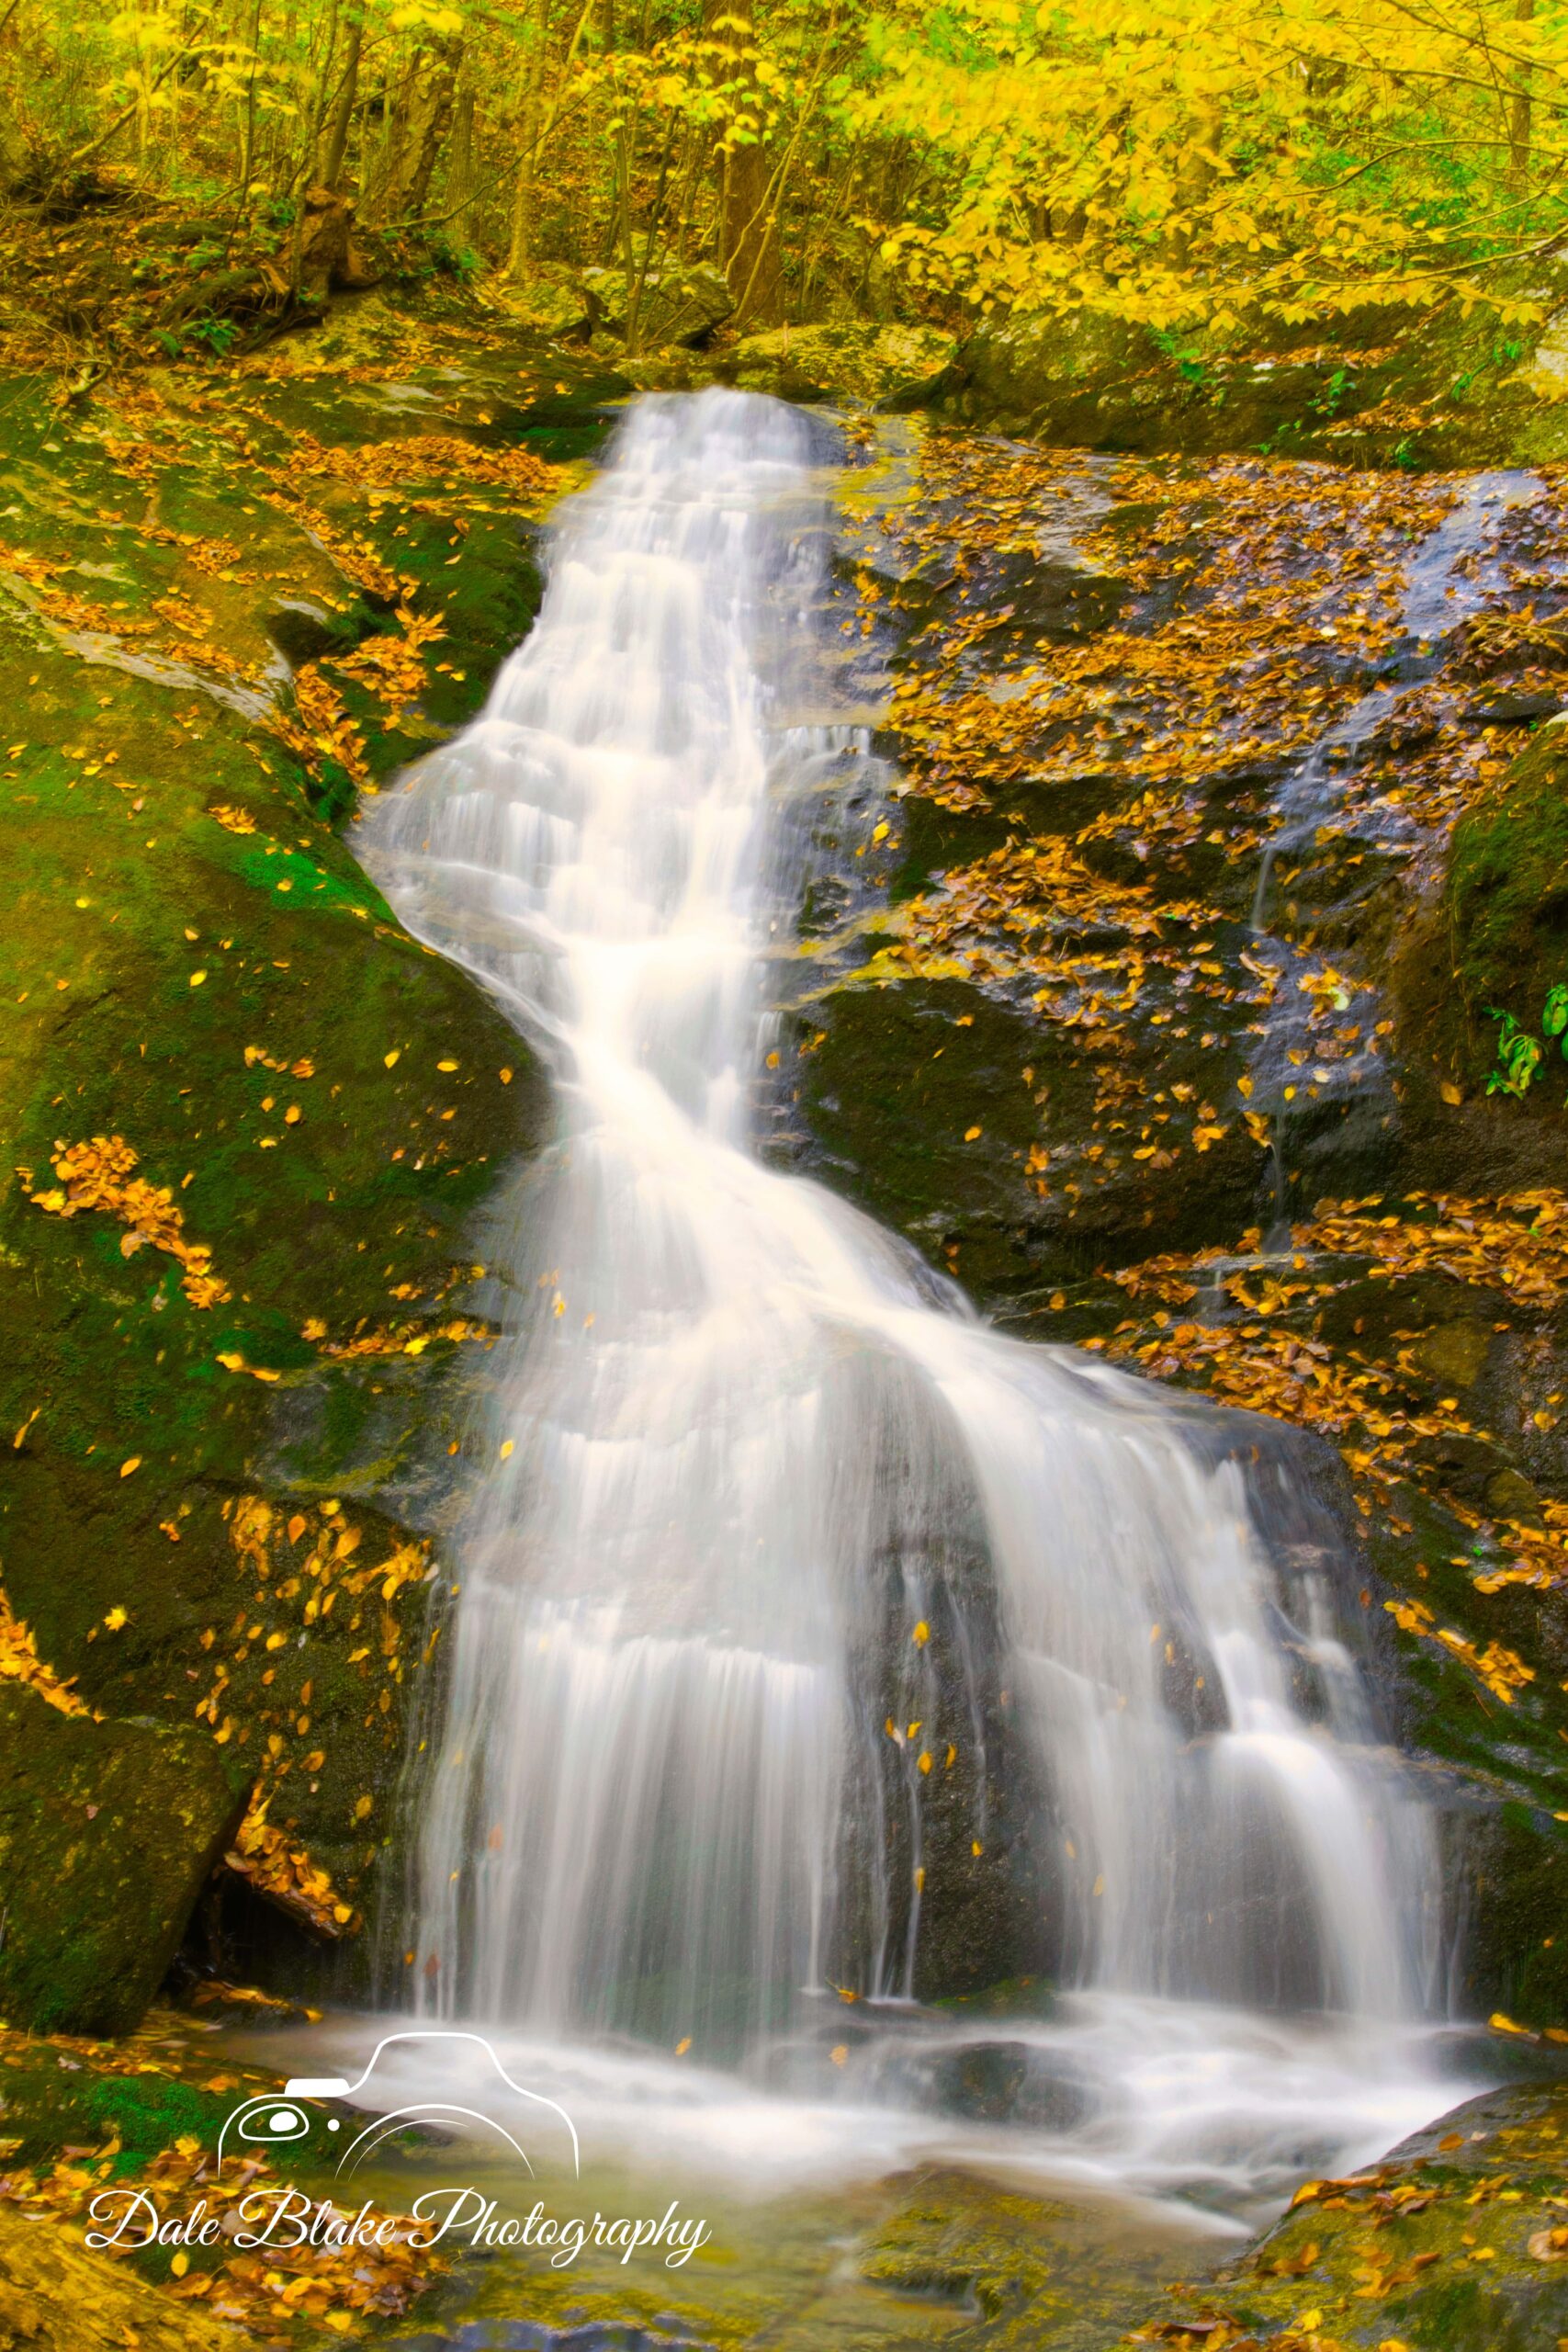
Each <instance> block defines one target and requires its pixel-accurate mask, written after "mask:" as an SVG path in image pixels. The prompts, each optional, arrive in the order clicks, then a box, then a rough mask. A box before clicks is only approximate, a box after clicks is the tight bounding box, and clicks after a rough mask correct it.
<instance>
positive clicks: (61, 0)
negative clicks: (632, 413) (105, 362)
mask: <svg viewBox="0 0 1568 2352" xmlns="http://www.w3.org/2000/svg"><path fill="white" fill-rule="evenodd" d="M1565 166H1568V7H1564V6H1560V5H1557V0H1461V5H1454V0H1158V5H1154V0H1061V5H1056V6H1032V5H1029V0H949V5H945V6H940V7H936V8H932V7H931V6H929V5H927V0H882V5H868V0H770V5H768V6H765V7H761V8H759V7H756V6H753V5H752V0H734V5H731V6H714V5H713V0H517V5H515V6H504V5H494V0H469V5H466V6H462V7H461V8H458V7H456V6H448V5H446V0H213V4H212V5H208V6H202V5H197V0H177V5H172V6H170V5H153V6H147V5H135V6H130V7H126V8H123V9H119V10H118V11H115V10H107V11H101V10H97V9H94V8H89V7H85V6H80V5H71V0H8V5H6V6H5V7H4V11H3V13H0V179H3V180H4V182H5V184H6V187H8V189H9V190H10V192H12V193H13V194H15V195H19V196H23V197H27V198H31V199H32V201H33V203H34V204H35V205H38V204H41V205H42V206H43V208H44V209H45V211H46V212H48V211H51V210H52V211H54V212H55V213H57V214H58V215H59V217H60V218H62V219H68V218H73V217H75V218H80V217H81V214H82V212H83V210H84V209H92V208H93V207H94V205H95V204H96V203H105V204H107V202H108V200H109V199H111V198H114V197H116V196H117V195H118V196H123V194H124V192H125V191H126V188H127V187H128V185H130V186H133V187H135V188H136V189H137V191H139V192H140V193H141V194H142V195H144V196H147V197H153V198H159V199H162V200H164V201H172V202H173V203H175V205H177V206H178V208H179V209H181V211H182V212H184V213H185V214H186V216H187V217H188V216H189V215H191V214H192V213H195V214H197V215H198V216H200V218H201V220H202V224H203V234H202V236H201V237H200V238H199V239H198V240H197V243H196V245H195V246H194V247H191V248H189V249H188V250H187V251H186V254H185V256H184V259H183V261H182V264H181V266H182V268H183V269H185V270H186V272H187V273H188V274H191V275H192V276H194V277H195V278H196V279H197V280H198V281H199V282H200V288H201V290H200V297H199V299H198V300H195V301H193V302H187V303H186V304H185V305H184V306H183V308H181V309H180V310H179V311H178V316H177V318H176V320H175V330H174V332H173V333H171V330H170V325H169V322H168V320H167V319H166V318H165V319H164V322H163V324H162V327H161V328H160V327H158V326H157V324H156V323H154V326H153V329H152V332H154V333H160V332H161V333H162V334H163V335H164V338H165V340H166V341H167V342H169V343H170V344H171V345H172V344H173V343H175V342H178V341H180V340H182V339H183V340H185V341H186V342H188V341H189V340H190V339H191V338H192V337H193V336H194V337H195V339H196V340H197V342H203V341H205V342H206V343H207V344H208V345H209V347H210V348H211V349H212V350H214V351H217V352H221V351H222V350H223V349H225V348H226V347H227V345H229V343H230V342H231V341H232V340H233V339H235V338H237V337H239V336H240V335H242V334H243V333H244V332H245V328H246V323H247V322H246V321H245V319H244V317H243V306H241V305H236V303H234V302H232V301H231V300H228V299H227V296H226V293H225V287H224V281H225V279H226V277H234V276H237V275H238V274H239V273H238V272H237V270H236V267H235V265H236V264H237V263H238V261H239V259H240V257H241V256H242V255H247V256H249V257H251V259H252V260H253V261H254V255H255V254H256V253H257V252H260V253H261V254H263V255H264V256H265V267H266V273H267V283H268V285H269V286H270V287H271V288H272V289H273V295H274V307H275V310H276V311H278V313H279V314H282V313H283V312H285V311H287V309H288V305H289V304H291V303H294V302H296V301H297V300H299V297H300V296H301V293H302V291H303V290H304V289H305V288H306V287H307V286H308V283H309V281H310V278H311V276H312V273H314V275H315V277H316V278H317V279H318V280H321V279H322V278H324V277H329V276H331V277H334V279H335V280H336V281H339V282H350V283H352V282H353V281H354V277H355V271H356V269H357V270H358V271H359V272H360V273H361V274H362V275H364V276H368V275H370V274H372V272H373V270H378V269H380V268H382V267H384V266H385V263H386V255H387V254H388V253H389V252H390V253H391V254H393V255H394V256H396V255H398V254H401V255H402V256H404V258H405V260H406V257H407V255H408V254H409V253H410V252H411V251H417V253H418V254H419V255H420V256H421V257H422V260H423V266H427V267H429V266H434V267H436V268H439V269H443V270H449V271H450V272H452V273H453V274H454V275H456V276H457V277H459V278H462V279H466V280H468V281H470V282H473V281H476V280H479V279H481V278H483V279H484V280H486V281H487V282H490V283H493V285H494V287H495V288H496V289H497V293H498V296H499V297H500V299H502V300H510V299H511V297H512V295H513V293H514V292H515V291H516V290H517V289H519V288H529V287H535V288H537V287H538V286H539V285H540V284H547V283H548V282H549V281H550V280H551V279H552V277H556V278H558V277H562V276H563V274H570V273H574V272H579V271H581V270H582V269H584V268H600V269H604V270H608V271H611V272H614V273H615V274H616V275H617V276H618V277H619V278H620V281H621V285H620V293H619V300H620V301H621V303H622V305H623V310H624V324H625V333H626V344H627V346H628V349H630V350H632V351H635V350H636V349H637V346H638V344H639V340H641V339H642V338H643V334H644V330H645V328H646V327H647V324H648V319H647V316H645V317H644V319H643V320H642V321H641V322H639V311H643V312H645V313H648V314H649V315H650V314H651V313H650V311H649V302H648V289H649V287H654V288H657V287H658V286H659V284H660V281H661V280H663V281H665V282H666V283H667V282H668V280H669V277H670V274H671V272H675V271H684V272H689V271H691V270H693V269H704V268H706V269H711V270H715V271H718V272H722V273H723V276H724V278H725V280H726V283H727V288H728V299H729V303H730V305H731V310H730V324H731V325H734V326H745V325H747V324H753V325H757V326H763V325H768V324H772V323H774V322H781V321H829V320H835V319H857V318H861V319H864V318H869V319H882V320H896V319H903V320H908V321H918V320H925V321H927V322H931V323H932V324H936V325H941V326H943V327H945V328H948V329H953V328H956V327H961V326H962V325H963V324H964V322H966V321H969V320H973V319H974V318H975V317H976V315H978V314H981V313H984V312H988V311H989V312H995V311H998V310H1001V311H1009V310H1012V311H1016V310H1019V309H1022V310H1027V311H1033V312H1039V311H1047V312H1050V311H1098V312H1102V313H1107V314H1110V315H1111V316H1112V317H1114V318H1117V319H1120V320H1123V321H1127V322H1136V323H1138V324H1140V325H1142V326H1144V327H1145V328H1148V329H1152V330H1153V331H1155V332H1156V334H1160V335H1162V336H1170V337H1173V338H1179V337H1181V336H1183V335H1186V336H1191V335H1194V334H1196V335H1199V336H1201V337H1204V338H1207V339H1209V340H1210V341H1213V339H1214V338H1220V339H1224V337H1226V336H1228V335H1232V334H1254V335H1256V334H1258V330H1259V329H1260V328H1261V327H1263V326H1264V325H1265V323H1267V326H1268V331H1269V333H1270V334H1275V335H1278V334H1280V333H1281V332H1283V333H1285V334H1289V333H1290V332H1291V331H1292V330H1293V329H1295V328H1297V327H1301V326H1303V325H1305V326H1310V325H1311V324H1312V323H1313V322H1318V321H1322V320H1324V319H1325V318H1329V317H1332V316H1335V315H1337V314H1343V313H1346V312H1348V311H1353V310H1355V309H1356V308H1357V307H1358V306H1359V305H1362V304H1365V303H1367V302H1369V301H1371V302H1377V303H1393V304H1397V305H1404V306H1410V307H1413V308H1416V309H1419V310H1430V309H1432V308H1433V307H1438V308H1443V307H1446V306H1450V305H1458V306H1459V307H1460V308H1461V309H1463V310H1466V311H1470V310H1472V309H1473V308H1474V307H1475V306H1476V305H1477V304H1482V305H1485V306H1487V307H1488V308H1489V309H1490V310H1491V311H1494V312H1495V315H1496V317H1497V318H1498V320H1499V322H1500V323H1502V324H1504V325H1505V326H1506V324H1507V323H1508V322H1510V321H1512V320H1518V319H1528V318H1529V317H1530V316H1532V315H1536V314H1539V311H1540V303H1541V300H1542V287H1543V282H1544V280H1545V279H1546V278H1547V277H1549V276H1550V273H1551V264H1552V262H1553V260H1554V257H1555V256H1556V254H1558V252H1559V251H1560V249H1561V247H1562V243H1563V241H1564V239H1565V238H1568V179H1565ZM324 220H326V221H331V222H332V223H333V228H332V232H331V234H330V235H326V234H325V232H323V230H322V227H321V224H322V222H323V221H324ZM348 235H355V236H357V237H359V238H360V239H361V240H362V241H368V243H367V250H372V249H373V250H374V252H375V254H376V258H375V259H374V260H368V261H367V260H365V259H363V258H360V259H358V260H355V259H351V258H349V257H347V254H346V247H345V243H344V240H345V237H346V236H348ZM334 241H335V242H334ZM328 246H331V248H332V250H331V251H330V252H328V251H327V247H328ZM127 266H128V267H129V268H130V269H132V270H133V271H134V270H136V269H141V270H142V271H144V272H146V273H148V274H150V275H159V274H161V270H160V265H159V263H158V262H157V260H156V258H155V257H151V256H141V258H138V257H136V256H134V255H128V256H127ZM70 323H71V322H69V321H67V322H66V324H67V325H69V324H70Z"/></svg>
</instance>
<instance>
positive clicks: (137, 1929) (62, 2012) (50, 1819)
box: [0, 1683, 248, 2033]
mask: <svg viewBox="0 0 1568 2352" xmlns="http://www.w3.org/2000/svg"><path fill="white" fill-rule="evenodd" d="M247 1787H248V1775H247V1776H245V1777H244V1778H241V1777H240V1775H239V1773H238V1772H237V1770H236V1769H235V1767H234V1766H232V1765H231V1764H230V1763H229V1762H228V1760H227V1758H226V1757H225V1753H224V1751H223V1750H222V1749H221V1748H220V1747H218V1746H217V1745H216V1744H215V1743H214V1741H213V1740H212V1738H211V1736H210V1735H209V1733H207V1732H206V1731H197V1730H194V1729H193V1730H190V1731H186V1730H183V1729H182V1730H177V1731H176V1730H169V1729H166V1728H164V1727H163V1726H161V1725H158V1724H152V1723H151V1722H147V1721H143V1720H140V1719H139V1720H134V1721H129V1722H116V1721H110V1722H97V1721H95V1720H94V1718H93V1717H92V1716H90V1715H88V1714H85V1713H82V1714H65V1713H61V1712H60V1710H59V1709H58V1708H56V1707H53V1706H51V1705H50V1704H49V1702H47V1701H46V1700H44V1699H42V1698H40V1697H39V1695H38V1693H37V1692H36V1691H32V1690H30V1689H28V1687H27V1686H26V1685H25V1684H21V1683H13V1684H8V1685H6V1686H5V1687H4V1688H0V1923H3V1924H0V2012H3V2013H4V2015H5V2016H6V2018H7V2020H8V2021H9V2022H10V2023H11V2024H12V2025H21V2026H27V2027H28V2028H31V2029H32V2030H35V2031H38V2032H40V2033H124V2032H127V2031H128V2030H130V2028H131V2027H132V2026H134V2025H135V2024H136V2023H137V2022H138V2020H139V2019H140V2018H141V2015H142V2013H143V2011H144V2010H145V2009H146V2007H147V2005H148V2003H149V2002H150V2001H151V2000H152V1996H153V1994H154V1993H155V1992H156V1991H157V1989H158V1986H159V1985H160V1983H161V1982H162V1980H163V1977H164V1972H165V1971H166V1969H167V1968H168V1965H169V1962H171V1960H173V1958H174V1956H175V1950H176V1948H177V1947H178V1944H179V1941H180V1939H181V1937H182V1936H183V1935H184V1933H185V1929H186V1922H187V1920H188V1919H189V1917H190V1915H191V1911H192V1909H193V1907H194V1905H195V1904H196V1900H197V1895H198V1894H200V1893H201V1890H202V1888H203V1886H204V1885H205V1884H206V1883H207V1879H208V1876H209V1872H210V1871H211V1870H212V1868H213V1865H214V1864H215V1863H216V1862H217V1861H218V1860H219V1859H220V1856H221V1855H222V1854H223V1853H224V1851H225V1850H226V1849H227V1848H228V1846H229V1844H230V1842H231V1838H233V1836H234V1833H235V1831H236V1830H237V1828H238V1826H239V1824H240V1820H241V1817H242V1815H243V1813H244V1810H245V1801H246V1794H247Z"/></svg>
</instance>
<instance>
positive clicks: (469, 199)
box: [446, 62, 474, 240]
mask: <svg viewBox="0 0 1568 2352" xmlns="http://www.w3.org/2000/svg"><path fill="white" fill-rule="evenodd" d="M473 201H474V85H473V83H472V82H471V80H470V79H469V76H468V64H467V62H465V63H464V66H463V70H462V72H461V74H459V75H458V77H457V111H456V113H455V114H454V116H453V119H452V160H451V162H450V164H448V165H447V167H446V209H447V213H448V217H449V218H450V220H451V223H452V233H453V235H454V236H455V237H457V238H458V239H459V240H461V239H462V238H464V237H466V236H467V234H468V214H469V211H470V209H471V208H472V205H473Z"/></svg>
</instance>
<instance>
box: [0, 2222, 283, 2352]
mask: <svg viewBox="0 0 1568 2352" xmlns="http://www.w3.org/2000/svg"><path fill="white" fill-rule="evenodd" d="M235 2340H236V2339H235V2335H234V2332H233V2330H232V2328H231V2327H227V2326H225V2325H224V2324H222V2322H221V2321H220V2320H216V2319H209V2317H208V2316H207V2314H206V2312H203V2311H201V2310H199V2309H198V2308H197V2307H196V2306H195V2305H193V2304H190V2303H176V2302H173V2301H170V2299H169V2297H168V2296H167V2295H164V2294H160V2293H159V2291H158V2290H157V2289H156V2288H155V2287H151V2286H148V2285H147V2284H146V2283H145V2282H144V2281H143V2280H142V2279H141V2278H137V2277H136V2276H135V2275H134V2273H130V2272H126V2271H123V2270H119V2269H117V2268H116V2267H114V2266H113V2265H112V2264H111V2263H109V2262H107V2260H106V2259H105V2258H104V2256H102V2255H95V2254H91V2253H89V2252H88V2251H87V2249H86V2248H85V2246H84V2245H82V2243H81V2236H80V2233H79V2231H77V2230H76V2229H74V2228H68V2227H67V2226H66V2225H65V2224H64V2223H63V2222H52V2221H47V2220H45V2221H39V2219H37V2218H36V2217H35V2216H33V2215H30V2214H25V2213H20V2212H17V2211H15V2210H13V2209H10V2208H7V2207H6V2206H5V2205H0V2352H125V2346H127V2345H132V2344H133V2345H136V2346H139V2347H140V2352H232V2347H233V2346H234V2343H235Z"/></svg>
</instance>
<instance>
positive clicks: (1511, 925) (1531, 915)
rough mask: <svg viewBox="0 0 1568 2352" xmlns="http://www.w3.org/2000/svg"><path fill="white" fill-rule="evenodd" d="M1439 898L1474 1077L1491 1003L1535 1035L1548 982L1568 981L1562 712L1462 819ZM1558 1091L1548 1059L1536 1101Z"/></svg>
mask: <svg viewBox="0 0 1568 2352" xmlns="http://www.w3.org/2000/svg"><path fill="white" fill-rule="evenodd" d="M1444 899H1445V912H1446V914H1447V918H1448V940H1449V945H1450V956H1451V970H1452V977H1453V980H1454V983H1455V986H1456V988H1457V990H1458V995H1459V1000H1460V1004H1461V1007H1462V1010H1463V1012H1464V1014H1465V1015H1466V1017H1467V1020H1468V1023H1469V1030H1470V1038H1471V1075H1472V1078H1474V1079H1479V1078H1481V1077H1482V1076H1483V1072H1484V1069H1485V1067H1486V1065H1487V1063H1488V1062H1490V1060H1491V1059H1492V1056H1493V1052H1494V1050H1495V1043H1496V1036H1497V1031H1496V1028H1495V1024H1494V1023H1493V1022H1492V1021H1491V1019H1490V1018H1489V1016H1490V1015H1491V1013H1492V1012H1493V1010H1494V1008H1495V1009H1496V1010H1497V1011H1498V1012H1511V1013H1512V1014H1513V1015H1514V1018H1515V1019H1516V1020H1517V1023H1519V1025H1520V1026H1521V1027H1522V1028H1525V1029H1529V1030H1532V1031H1537V1032H1538V1034H1539V1023H1540V1012H1541V1007H1542V1005H1543V1003H1544V1001H1545V999H1546V995H1547V992H1548V990H1549V989H1552V988H1554V987H1558V986H1561V985H1562V984H1563V983H1564V982H1568V719H1565V718H1554V719H1551V720H1549V721H1548V723H1547V724H1546V725H1545V726H1543V727H1541V728H1540V729H1538V731H1537V732H1536V734H1535V736H1534V738H1533V740H1532V741H1530V742H1529V745H1528V746H1527V748H1526V749H1525V750H1524V751H1523V752H1521V753H1520V754H1519V756H1518V757H1517V759H1516V760H1515V761H1514V762H1513V763H1512V765H1511V766H1510V767H1509V769H1508V772H1507V774H1506V776H1505V777H1504V778H1503V779H1502V781H1501V783H1500V784H1499V785H1498V786H1496V788H1495V790H1494V791H1493V792H1490V793H1487V794H1485V795H1483V797H1481V799H1480V800H1479V801H1478V802H1477V803H1476V805H1475V806H1474V807H1473V808H1472V809H1470V810H1468V811H1467V813H1466V814H1465V815H1464V816H1463V817H1462V818H1461V820H1460V822H1459V824H1458V826H1457V827H1456V828H1455V831H1454V837H1453V846H1452V849H1451V852H1450V858H1449V868H1448V876H1447V880H1446V884H1445V889H1444ZM1555 1059H1556V1054H1555V1049H1552V1061H1555ZM1534 1102H1535V1103H1537V1104H1539V1105H1541V1106H1543V1107H1546V1106H1549V1107H1550V1108H1551V1109H1552V1110H1554V1111H1558V1110H1561V1108H1562V1080H1558V1082H1556V1083H1553V1082H1552V1068H1551V1062H1549V1064H1548V1066H1547V1069H1545V1070H1544V1071H1543V1072H1542V1074H1541V1076H1540V1080H1538V1081H1537V1085H1536V1088H1535V1090H1534Z"/></svg>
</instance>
